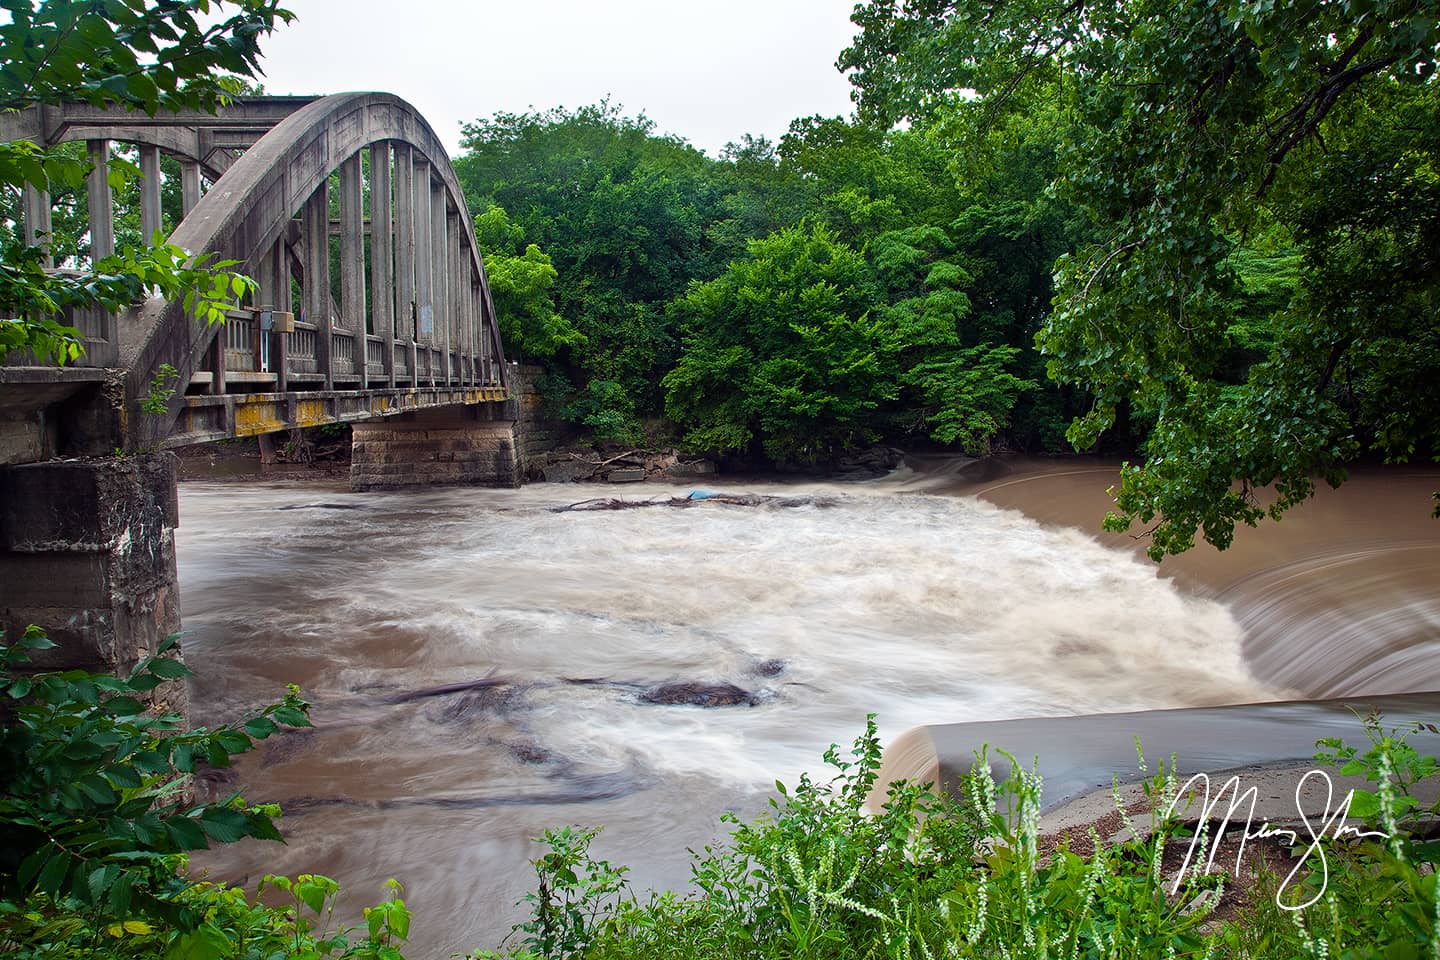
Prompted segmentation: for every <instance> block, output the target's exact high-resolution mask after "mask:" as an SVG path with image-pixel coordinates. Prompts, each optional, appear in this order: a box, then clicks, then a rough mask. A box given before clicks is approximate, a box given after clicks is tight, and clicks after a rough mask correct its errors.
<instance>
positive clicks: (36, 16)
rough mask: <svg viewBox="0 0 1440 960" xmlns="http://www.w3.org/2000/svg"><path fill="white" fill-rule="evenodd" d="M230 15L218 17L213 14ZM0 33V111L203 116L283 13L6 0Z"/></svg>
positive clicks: (265, 4)
mask: <svg viewBox="0 0 1440 960" xmlns="http://www.w3.org/2000/svg"><path fill="white" fill-rule="evenodd" d="M227 8H231V9H233V11H234V12H233V13H231V14H230V15H229V16H228V17H216V16H214V14H215V12H217V11H225V10H227ZM6 10H7V12H8V13H9V14H10V22H9V23H8V24H6V25H5V26H3V27H0V65H3V66H0V109H4V110H16V109H21V108H23V107H27V106H29V105H31V104H34V103H61V102H63V101H65V100H83V101H85V102H86V103H89V104H92V105H94V106H110V105H112V104H120V105H123V106H128V107H131V108H133V109H137V110H143V111H145V112H146V113H148V114H150V115H151V116H154V115H155V114H156V113H157V112H159V111H161V110H170V111H174V110H181V109H195V110H211V111H213V110H214V109H215V108H216V107H217V106H219V105H220V104H221V103H222V102H223V101H224V100H225V98H226V97H227V96H229V95H230V94H232V93H235V92H237V91H238V89H239V87H238V86H237V85H236V80H235V78H234V77H233V76H232V75H235V74H238V75H239V76H241V77H253V76H255V74H256V73H258V72H259V69H260V47H259V41H260V39H261V37H263V36H265V35H267V34H269V33H270V32H271V31H272V30H274V29H275V27H276V25H277V24H278V23H288V22H290V20H292V19H293V14H291V13H290V12H289V11H287V10H285V9H283V8H282V7H281V6H280V5H279V3H278V2H276V0H167V2H165V3H159V4H151V3H147V2H146V0H123V2H119V3H108V4H104V5H101V6H96V5H95V4H89V3H76V2H72V0H42V2H40V3H38V4H34V3H13V4H7V5H6Z"/></svg>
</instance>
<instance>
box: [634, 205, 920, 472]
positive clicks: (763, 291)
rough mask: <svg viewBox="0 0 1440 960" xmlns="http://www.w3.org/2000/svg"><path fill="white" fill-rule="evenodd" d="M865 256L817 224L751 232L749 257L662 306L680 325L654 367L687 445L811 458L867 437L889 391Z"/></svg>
mask: <svg viewBox="0 0 1440 960" xmlns="http://www.w3.org/2000/svg"><path fill="white" fill-rule="evenodd" d="M872 304H873V300H872V291H871V283H870V273H869V270H868V268H867V266H866V264H865V261H864V258H863V257H861V256H860V255H859V254H858V253H856V252H855V251H854V250H852V249H851V248H850V247H849V246H847V245H846V244H844V243H842V242H841V241H840V240H838V239H837V238H836V236H835V235H834V233H832V232H831V231H830V230H829V229H828V228H826V227H825V226H823V225H820V224H817V225H815V226H813V227H795V228H790V229H787V230H782V231H780V232H779V233H776V234H773V235H771V236H769V237H766V238H765V239H763V240H756V241H752V243H751V244H750V256H749V257H747V258H746V259H744V260H737V261H735V262H734V263H732V264H731V265H730V268H729V269H728V270H727V271H726V272H725V273H724V274H722V275H721V276H720V277H719V278H717V279H715V280H712V281H710V282H709V283H703V284H696V285H695V286H693V287H691V289H690V290H689V292H688V293H686V295H685V296H684V297H682V298H681V299H679V300H677V301H676V303H675V305H674V307H673V310H674V313H675V316H676V318H677V319H678V320H679V321H680V323H681V325H682V327H683V329H684V331H685V349H684V354H683V355H682V357H681V359H680V362H679V364H678V365H677V366H676V367H675V369H674V370H672V371H671V372H670V373H668V374H667V375H666V376H665V379H664V381H663V383H664V386H665V390H666V412H667V414H668V415H669V416H670V418H671V419H672V420H675V421H676V422H677V423H679V424H681V425H682V427H684V428H685V429H686V430H687V433H686V436H685V443H686V444H687V445H688V446H689V447H691V448H692V449H697V450H706V451H710V452H716V453H725V452H730V451H744V450H745V448H746V447H747V446H748V445H749V443H750V441H751V439H752V438H754V439H756V440H758V441H759V443H760V444H761V445H762V446H763V448H764V450H765V453H766V454H767V455H768V456H770V457H771V458H773V459H776V460H792V461H801V462H815V461H817V460H821V459H824V458H826V457H828V456H830V455H831V454H833V453H834V452H835V451H837V450H841V449H844V448H846V447H848V446H851V445H854V444H855V443H857V442H862V441H863V440H865V439H868V438H869V437H870V436H871V435H872V427H871V426H870V424H869V421H868V417H869V415H870V414H871V413H872V412H873V411H874V410H876V409H877V408H878V407H879V406H880V404H881V403H883V402H884V401H887V400H890V399H892V398H893V397H894V395H895V385H894V381H893V378H892V377H887V376H886V374H887V370H886V369H885V367H884V364H885V362H886V358H885V356H884V351H885V347H886V344H885V342H884V340H883V336H882V331H881V328H880V325H879V323H878V322H877V321H876V320H874V319H872V318H871V316H870V313H869V310H870V307H871V306H872Z"/></svg>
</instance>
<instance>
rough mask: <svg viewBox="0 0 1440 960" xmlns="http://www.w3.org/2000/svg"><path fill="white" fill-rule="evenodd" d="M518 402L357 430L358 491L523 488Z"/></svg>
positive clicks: (407, 417)
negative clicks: (518, 432)
mask: <svg viewBox="0 0 1440 960" xmlns="http://www.w3.org/2000/svg"><path fill="white" fill-rule="evenodd" d="M514 406H515V405H514V404H513V403H509V402H506V403H480V404H474V405H471V406H466V407H448V408H443V409H437V410H423V411H417V412H415V413H408V414H403V415H401V416H396V417H388V418H386V419H385V420H380V421H372V422H370V423H356V424H354V426H353V427H352V430H353V439H352V444H351V452H350V486H351V488H352V489H354V490H399V489H405V488H410V487H427V486H441V485H448V486H454V485H473V486H484V487H518V486H519V485H520V481H521V479H522V477H523V470H522V467H521V464H520V456H519V448H518V446H517V444H516V441H515V413H514V409H513V408H514Z"/></svg>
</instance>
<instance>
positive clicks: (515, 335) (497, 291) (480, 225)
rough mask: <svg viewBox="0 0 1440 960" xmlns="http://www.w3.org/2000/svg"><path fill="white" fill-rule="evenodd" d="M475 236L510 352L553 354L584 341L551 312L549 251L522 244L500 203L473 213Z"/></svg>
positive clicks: (519, 230) (552, 274)
mask: <svg viewBox="0 0 1440 960" xmlns="http://www.w3.org/2000/svg"><path fill="white" fill-rule="evenodd" d="M475 240H476V242H477V243H479V244H480V252H481V253H482V254H483V255H484V257H485V273H486V275H487V277H488V278H489V281H490V295H491V297H492V298H494V301H495V315H496V318H497V320H498V322H499V324H500V336H501V337H502V338H503V340H504V342H505V345H506V347H507V350H508V352H509V353H510V354H511V355H512V356H513V357H516V358H521V359H523V358H526V357H553V356H555V354H556V353H558V352H559V351H561V350H565V349H575V348H579V347H583V346H584V345H585V336H584V334H582V333H580V332H579V331H578V330H576V329H575V328H574V327H572V326H571V325H570V324H569V323H568V322H566V320H565V318H564V317H562V316H560V314H558V313H556V312H555V300H554V297H553V295H552V293H551V291H552V288H553V287H554V285H555V278H556V277H557V276H558V274H557V273H556V272H555V267H554V265H553V264H552V263H551V262H550V257H549V255H548V254H546V253H544V252H543V251H541V249H540V248H539V247H538V246H536V245H535V244H533V243H526V242H525V231H524V229H523V228H521V227H519V226H517V225H515V224H513V223H511V222H510V218H509V217H508V216H506V214H505V211H504V210H503V209H502V208H500V207H491V208H490V209H488V210H485V211H484V212H482V213H477V214H476V215H475Z"/></svg>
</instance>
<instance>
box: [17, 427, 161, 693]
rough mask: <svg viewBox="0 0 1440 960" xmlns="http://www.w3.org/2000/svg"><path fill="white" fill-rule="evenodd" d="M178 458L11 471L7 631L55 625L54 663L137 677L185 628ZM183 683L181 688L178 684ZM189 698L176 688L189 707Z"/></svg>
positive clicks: (50, 662)
mask: <svg viewBox="0 0 1440 960" xmlns="http://www.w3.org/2000/svg"><path fill="white" fill-rule="evenodd" d="M175 462H176V461H175V457H174V455H173V454H170V453H155V454H143V455H139V456H132V457H124V458H120V459H105V460H89V461H78V460H73V461H52V462H48V463H31V464H24V465H22V466H14V467H6V468H4V469H3V470H0V584H3V587H0V629H3V630H4V631H5V634H6V636H7V637H18V636H20V635H21V634H23V633H24V632H25V627H26V626H27V625H28V624H32V623H33V624H36V625H37V626H40V627H43V628H45V630H46V631H47V632H48V633H49V634H50V638H51V639H52V640H53V641H54V642H55V643H56V649H54V650H50V651H46V652H45V653H44V654H42V657H43V658H44V659H41V660H39V664H40V665H42V666H46V667H51V666H54V667H66V668H84V669H89V670H103V671H115V672H119V673H126V672H128V671H129V670H130V668H131V667H133V666H134V665H135V663H136V662H137V661H138V660H139V659H140V658H141V657H144V656H148V655H149V654H151V653H153V652H154V651H155V649H156V646H157V645H158V644H159V642H160V641H161V640H163V639H165V638H166V637H167V636H169V635H170V634H173V633H176V632H178V631H179V629H180V591H179V587H178V585H177V581H176V577H175V527H176V526H177V525H178V523H179V510H178V507H177V505H176V497H175ZM177 686H179V685H177ZM177 697H178V698H182V699H183V691H180V690H175V691H167V702H168V703H169V705H170V706H171V707H172V708H175V709H179V710H183V709H184V703H183V702H181V703H177V702H176V698H177Z"/></svg>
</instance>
